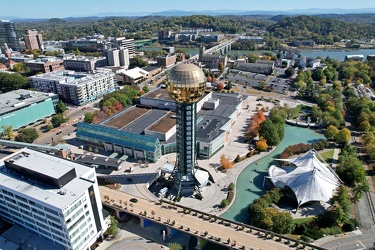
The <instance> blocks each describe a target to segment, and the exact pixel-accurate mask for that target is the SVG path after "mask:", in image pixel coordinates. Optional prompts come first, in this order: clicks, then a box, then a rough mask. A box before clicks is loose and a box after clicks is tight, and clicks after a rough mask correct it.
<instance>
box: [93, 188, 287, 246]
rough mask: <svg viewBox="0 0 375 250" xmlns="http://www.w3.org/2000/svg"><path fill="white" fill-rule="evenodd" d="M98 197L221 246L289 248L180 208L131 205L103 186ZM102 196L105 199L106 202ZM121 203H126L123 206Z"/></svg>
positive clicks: (125, 196)
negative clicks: (185, 211)
mask: <svg viewBox="0 0 375 250" xmlns="http://www.w3.org/2000/svg"><path fill="white" fill-rule="evenodd" d="M100 195H101V197H102V201H104V202H103V204H104V205H107V206H110V207H112V208H117V209H118V206H120V207H122V209H124V208H123V207H126V209H127V210H128V211H129V210H130V211H129V212H130V213H132V214H134V215H140V214H143V215H144V212H146V214H147V216H146V217H147V218H149V219H150V220H154V221H156V220H158V221H159V223H160V224H167V225H168V226H169V227H172V228H175V229H179V230H184V231H185V232H191V233H190V234H192V235H197V236H198V237H201V238H207V239H209V237H210V236H213V239H218V238H219V239H220V240H221V243H222V244H226V242H227V239H230V242H231V243H233V242H236V247H238V248H240V247H242V246H245V247H246V249H251V248H252V249H254V250H255V249H290V246H289V245H287V244H285V242H284V241H282V242H278V241H276V240H275V239H273V240H271V239H268V240H266V239H264V237H261V236H258V235H256V234H255V233H256V232H255V230H254V231H253V232H252V233H249V232H248V229H245V230H242V229H237V228H235V226H234V225H225V223H224V224H223V223H219V222H220V219H218V220H217V221H215V222H214V221H208V220H203V219H202V218H199V217H198V216H194V215H193V213H190V214H184V213H183V212H182V209H180V208H178V209H169V208H168V207H169V205H163V204H162V205H158V204H156V203H154V202H151V201H148V200H146V199H143V198H137V199H138V202H136V203H132V202H130V201H129V200H130V199H131V198H133V196H131V195H129V194H126V193H123V192H120V191H117V190H113V189H109V188H107V187H102V186H101V187H100ZM105 197H109V199H106V198H105ZM125 201H126V203H127V204H124V203H125ZM120 204H121V205H120ZM159 218H160V220H159ZM173 222H175V224H173V225H172V223H173ZM180 226H183V228H182V229H181V228H180ZM204 232H208V234H207V236H206V237H205V236H204V235H203V234H204ZM217 242H218V241H217Z"/></svg>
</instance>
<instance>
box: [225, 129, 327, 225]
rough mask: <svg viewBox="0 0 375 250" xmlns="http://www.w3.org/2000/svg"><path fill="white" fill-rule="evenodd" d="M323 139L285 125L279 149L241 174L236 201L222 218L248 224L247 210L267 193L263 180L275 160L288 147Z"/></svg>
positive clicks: (237, 185)
mask: <svg viewBox="0 0 375 250" xmlns="http://www.w3.org/2000/svg"><path fill="white" fill-rule="evenodd" d="M321 139H324V136H323V135H321V134H318V133H316V132H315V131H314V130H311V129H308V128H301V127H294V126H290V125H285V137H284V139H283V140H282V141H281V143H280V144H279V145H278V146H277V148H276V149H275V150H274V151H273V152H272V153H270V154H269V155H267V156H265V157H264V158H262V159H260V160H258V161H256V162H253V163H251V164H250V165H249V166H247V167H246V168H245V169H244V170H243V171H242V172H241V174H240V175H239V177H238V179H237V183H236V197H235V200H234V202H233V204H232V206H231V207H230V208H229V209H228V210H227V211H226V212H225V213H224V214H222V215H221V217H223V218H226V219H230V220H234V221H238V222H243V223H248V222H249V219H248V215H247V208H248V206H249V205H250V204H252V203H253V202H254V200H256V199H257V198H258V197H260V196H261V195H262V194H264V193H265V191H266V190H265V188H264V187H263V180H264V177H265V176H267V175H268V172H267V171H268V167H269V166H270V165H271V163H272V161H273V159H274V158H275V157H277V155H279V154H280V153H282V151H283V150H284V149H285V148H286V147H287V146H290V145H294V144H298V143H313V142H315V141H318V140H321ZM249 189H250V190H249Z"/></svg>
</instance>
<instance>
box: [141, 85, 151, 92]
mask: <svg viewBox="0 0 375 250" xmlns="http://www.w3.org/2000/svg"><path fill="white" fill-rule="evenodd" d="M142 89H143V91H144V92H145V93H147V92H149V91H150V88H149V87H148V86H144V87H143V88H142Z"/></svg>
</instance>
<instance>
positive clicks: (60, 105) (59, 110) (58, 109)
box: [56, 100, 66, 114]
mask: <svg viewBox="0 0 375 250" xmlns="http://www.w3.org/2000/svg"><path fill="white" fill-rule="evenodd" d="M65 110H66V105H65V103H64V102H63V101H61V100H60V101H59V103H57V106H56V112H57V113H58V114H62V113H64V111H65Z"/></svg>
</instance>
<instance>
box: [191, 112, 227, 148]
mask: <svg viewBox="0 0 375 250" xmlns="http://www.w3.org/2000/svg"><path fill="white" fill-rule="evenodd" d="M229 121H230V118H227V117H218V116H210V115H204V116H202V120H201V121H200V122H199V123H198V124H197V128H196V135H197V139H198V140H199V141H201V142H210V141H212V140H213V139H215V138H216V137H218V136H219V135H220V134H222V133H225V131H224V130H221V129H220V128H221V127H223V126H224V125H225V124H226V123H227V122H229Z"/></svg>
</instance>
